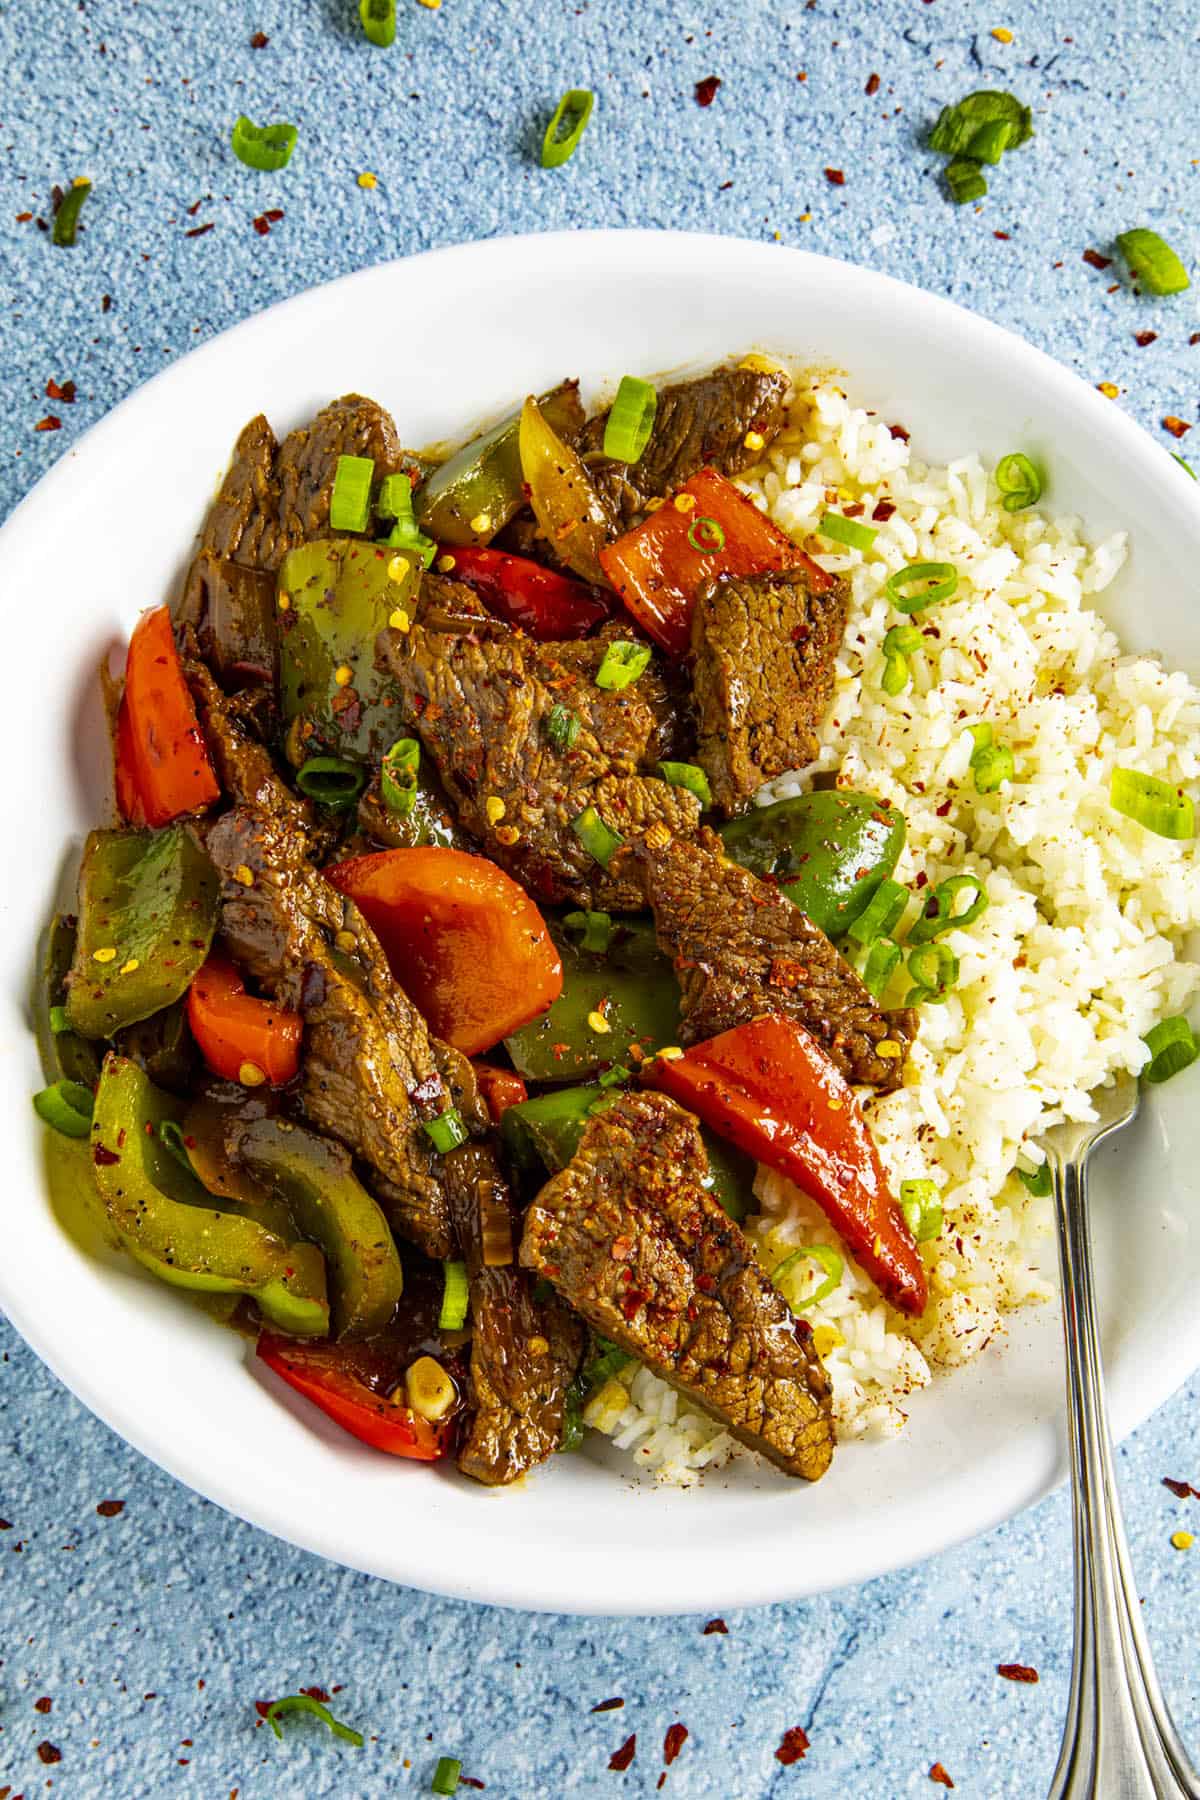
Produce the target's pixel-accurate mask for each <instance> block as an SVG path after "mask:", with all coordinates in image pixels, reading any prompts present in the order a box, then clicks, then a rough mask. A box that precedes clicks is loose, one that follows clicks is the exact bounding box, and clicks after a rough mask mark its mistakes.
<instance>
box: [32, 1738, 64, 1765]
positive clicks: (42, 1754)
mask: <svg viewBox="0 0 1200 1800" xmlns="http://www.w3.org/2000/svg"><path fill="white" fill-rule="evenodd" d="M37 1753H38V1758H39V1760H40V1761H41V1762H44V1763H59V1762H61V1761H62V1751H61V1750H60V1749H59V1747H58V1745H57V1744H52V1743H51V1742H50V1739H49V1738H43V1739H42V1741H41V1743H40V1744H39V1745H38V1747H37Z"/></svg>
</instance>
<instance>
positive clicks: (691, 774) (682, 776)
mask: <svg viewBox="0 0 1200 1800" xmlns="http://www.w3.org/2000/svg"><path fill="white" fill-rule="evenodd" d="M658 772H659V774H660V775H661V776H662V778H663V780H664V781H669V782H670V783H671V786H672V787H681V788H686V789H687V790H688V792H689V794H695V796H696V798H697V800H699V802H700V804H701V806H702V807H704V808H705V809H706V810H707V808H708V807H710V806H711V805H712V803H713V798H712V789H711V788H710V787H709V785H708V776H707V775H706V774H705V773H704V770H703V769H701V768H700V767H699V766H698V765H697V764H696V763H685V762H660V763H659V765H658Z"/></svg>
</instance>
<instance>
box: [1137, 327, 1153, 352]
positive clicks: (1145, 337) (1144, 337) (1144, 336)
mask: <svg viewBox="0 0 1200 1800" xmlns="http://www.w3.org/2000/svg"><path fill="white" fill-rule="evenodd" d="M1133 341H1134V343H1135V344H1140V345H1141V347H1142V349H1143V350H1144V349H1145V348H1146V345H1147V344H1154V343H1157V341H1158V333H1157V331H1135V332H1134V334H1133Z"/></svg>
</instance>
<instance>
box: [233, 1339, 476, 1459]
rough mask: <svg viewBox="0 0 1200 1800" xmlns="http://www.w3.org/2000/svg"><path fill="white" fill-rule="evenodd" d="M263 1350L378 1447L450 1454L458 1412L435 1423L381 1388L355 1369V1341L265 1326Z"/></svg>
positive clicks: (338, 1421) (419, 1455) (412, 1454)
mask: <svg viewBox="0 0 1200 1800" xmlns="http://www.w3.org/2000/svg"><path fill="white" fill-rule="evenodd" d="M257 1354H258V1356H259V1357H260V1358H261V1360H262V1361H263V1362H265V1363H266V1365H267V1367H268V1369H273V1370H274V1371H275V1373H276V1375H278V1376H279V1377H280V1378H281V1380H283V1381H286V1382H287V1384H288V1386H289V1387H293V1388H295V1390H296V1392H297V1393H298V1394H303V1395H304V1398H305V1399H306V1400H311V1401H312V1403H313V1405H314V1406H319V1407H320V1409H321V1411H322V1412H323V1413H324V1414H325V1415H326V1416H327V1417H328V1418H330V1419H332V1420H333V1422H334V1424H335V1425H340V1426H341V1428H342V1430H343V1431H348V1432H349V1433H350V1435H351V1437H356V1438H358V1439H360V1440H361V1442H362V1443H364V1444H370V1446H371V1448H372V1449H373V1450H384V1451H386V1452H387V1454H388V1455H389V1456H407V1457H409V1458H410V1459H411V1460H413V1461H415V1462H436V1461H437V1460H438V1458H439V1457H441V1456H445V1455H446V1453H447V1450H448V1449H449V1441H450V1436H451V1433H452V1431H453V1416H451V1418H450V1419H448V1420H446V1421H445V1422H443V1423H441V1424H437V1425H431V1424H430V1422H429V1420H428V1419H423V1418H422V1417H421V1415H420V1413H416V1412H413V1411H412V1409H411V1408H410V1407H407V1406H397V1405H395V1404H394V1403H393V1402H392V1401H391V1400H389V1399H388V1398H387V1397H386V1395H384V1394H379V1393H376V1392H375V1390H374V1389H373V1388H370V1387H368V1386H367V1384H366V1382H365V1381H363V1380H362V1379H361V1378H360V1376H359V1375H358V1373H357V1372H356V1370H355V1366H354V1360H355V1359H354V1353H353V1346H348V1347H346V1348H342V1347H340V1346H338V1345H335V1344H303V1343H300V1342H298V1341H297V1340H296V1339H294V1338H285V1337H275V1336H272V1335H270V1334H269V1333H267V1332H265V1331H264V1332H263V1333H262V1334H261V1336H260V1337H259V1340H258V1350H257Z"/></svg>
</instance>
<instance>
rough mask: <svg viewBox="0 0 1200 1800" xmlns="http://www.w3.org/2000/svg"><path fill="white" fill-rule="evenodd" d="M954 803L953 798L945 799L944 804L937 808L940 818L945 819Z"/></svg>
mask: <svg viewBox="0 0 1200 1800" xmlns="http://www.w3.org/2000/svg"><path fill="white" fill-rule="evenodd" d="M953 804H954V802H953V800H943V801H942V804H941V805H940V806H939V807H938V809H937V816H938V818H939V819H944V818H945V816H946V814H947V813H948V812H949V811H950V808H951V807H952V806H953Z"/></svg>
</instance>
